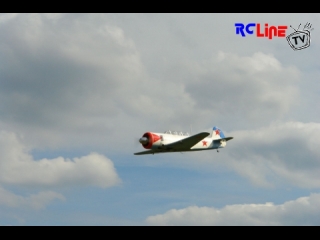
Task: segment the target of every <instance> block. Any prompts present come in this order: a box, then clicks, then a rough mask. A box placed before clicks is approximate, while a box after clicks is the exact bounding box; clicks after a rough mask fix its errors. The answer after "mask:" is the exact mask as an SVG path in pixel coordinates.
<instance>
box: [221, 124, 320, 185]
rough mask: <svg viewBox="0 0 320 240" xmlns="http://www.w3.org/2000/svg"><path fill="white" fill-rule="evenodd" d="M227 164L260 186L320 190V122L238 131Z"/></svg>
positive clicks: (276, 125)
mask: <svg viewBox="0 0 320 240" xmlns="http://www.w3.org/2000/svg"><path fill="white" fill-rule="evenodd" d="M230 135H232V136H234V140H232V141H233V142H232V143H231V142H230V144H229V145H230V147H229V146H228V147H229V149H228V151H226V154H227V155H228V157H227V158H228V160H226V161H225V164H226V165H227V166H229V167H230V168H232V169H234V170H235V171H236V172H238V173H239V174H241V175H242V176H244V177H247V178H249V179H250V180H251V182H252V183H254V184H257V185H265V186H272V185H275V184H279V177H280V179H282V180H285V182H287V183H290V184H293V185H295V186H298V187H303V188H319V187H320V160H319V159H320V150H319V149H320V144H319V143H320V137H319V136H320V123H301V122H287V123H279V122H278V123H274V124H271V125H270V126H268V127H264V128H259V129H255V130H245V131H235V132H232V133H230Z"/></svg>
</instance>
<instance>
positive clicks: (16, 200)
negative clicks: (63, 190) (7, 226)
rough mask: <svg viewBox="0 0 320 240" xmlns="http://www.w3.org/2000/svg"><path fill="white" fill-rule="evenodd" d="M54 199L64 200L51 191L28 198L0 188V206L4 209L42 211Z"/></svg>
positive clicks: (58, 194)
mask: <svg viewBox="0 0 320 240" xmlns="http://www.w3.org/2000/svg"><path fill="white" fill-rule="evenodd" d="M56 199H59V200H65V197H64V196H62V195H61V194H60V193H56V192H53V191H44V192H39V193H38V194H31V195H30V196H28V197H23V196H18V195H16V194H14V193H11V192H9V191H7V190H5V189H4V188H2V187H1V186H0V205H4V206H6V207H11V208H31V209H34V210H40V209H44V208H45V207H46V205H48V204H50V203H51V202H52V201H54V200H56Z"/></svg>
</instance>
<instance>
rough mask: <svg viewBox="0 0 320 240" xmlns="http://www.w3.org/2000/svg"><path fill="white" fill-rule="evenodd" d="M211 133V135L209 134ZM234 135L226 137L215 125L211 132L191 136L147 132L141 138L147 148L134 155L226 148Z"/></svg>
mask: <svg viewBox="0 0 320 240" xmlns="http://www.w3.org/2000/svg"><path fill="white" fill-rule="evenodd" d="M209 135H210V136H209ZM231 139H233V137H225V136H224V134H223V132H222V131H221V130H220V129H219V128H218V127H213V129H212V134H210V132H200V133H197V134H195V135H192V136H189V134H188V133H182V132H176V131H166V132H165V133H153V132H146V133H145V134H143V136H142V137H141V138H140V139H139V142H140V143H141V144H142V146H143V147H144V148H145V149H149V150H147V151H143V152H137V153H135V154H134V155H142V154H155V153H166V152H189V151H201V150H212V149H217V151H218V152H219V150H218V149H219V148H224V147H225V146H226V145H227V141H229V140H231Z"/></svg>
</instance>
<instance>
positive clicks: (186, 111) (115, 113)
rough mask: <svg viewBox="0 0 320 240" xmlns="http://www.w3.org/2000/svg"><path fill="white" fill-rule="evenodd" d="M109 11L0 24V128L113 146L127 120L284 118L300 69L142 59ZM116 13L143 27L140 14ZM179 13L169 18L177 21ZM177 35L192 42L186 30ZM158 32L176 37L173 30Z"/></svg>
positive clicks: (37, 141) (232, 61)
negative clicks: (105, 13)
mask: <svg viewBox="0 0 320 240" xmlns="http://www.w3.org/2000/svg"><path fill="white" fill-rule="evenodd" d="M112 16H113V15H104V14H58V15H56V14H53V15H50V14H49V15H47V14H19V15H16V16H15V17H11V18H10V21H9V20H8V21H5V22H3V23H2V24H1V25H0V30H1V31H0V37H1V44H0V60H1V59H2V60H3V61H1V62H2V64H1V66H0V73H1V74H0V75H1V78H0V86H1V88H0V111H1V113H2V114H1V118H0V127H1V128H2V129H6V130H9V131H13V132H19V133H23V134H25V135H28V137H29V142H30V143H33V144H34V145H35V146H37V147H39V146H41V147H51V148H55V147H61V146H64V145H65V144H66V143H68V145H69V146H70V144H74V145H76V146H80V145H82V146H83V145H86V146H87V145H88V144H91V145H92V146H100V147H102V146H103V145H108V146H112V149H116V148H119V146H120V143H121V142H122V137H121V136H122V134H119V132H126V133H128V132H129V133H132V132H133V130H132V128H131V127H130V126H129V125H131V126H132V125H136V126H141V127H139V128H140V129H141V131H145V130H142V128H147V127H153V128H154V129H156V128H158V127H159V128H160V127H161V128H165V127H166V126H168V125H170V128H172V127H177V128H184V129H181V130H185V128H187V129H189V127H190V124H193V123H195V122H196V123H198V124H199V127H200V128H202V127H207V124H210V125H211V124H213V119H214V120H215V121H216V122H230V119H235V120H236V122H237V124H238V125H239V126H240V125H243V124H246V123H247V122H248V120H250V121H251V122H252V121H254V122H255V124H256V125H259V126H261V124H264V123H266V122H267V121H269V120H270V119H272V118H276V117H281V116H283V115H285V114H286V113H287V112H288V111H289V110H290V109H291V107H292V106H293V104H294V103H295V102H296V100H297V99H298V98H299V91H298V89H297V88H296V84H297V82H299V71H298V70H297V69H295V68H293V67H287V66H284V65H283V64H282V63H280V62H279V60H277V59H276V58H275V57H274V56H272V55H269V54H265V53H262V52H256V53H254V54H253V55H251V56H246V57H241V56H239V55H237V54H228V53H224V52H221V53H220V54H218V55H217V54H216V52H215V51H213V52H212V53H211V54H210V56H211V60H209V59H205V60H198V59H199V58H190V57H186V58H183V57H181V58H180V59H179V58H177V57H175V58H174V59H176V60H174V61H173V62H172V61H170V62H169V63H170V64H168V63H167V62H165V61H162V60H161V61H160V59H159V61H157V63H156V64H155V63H154V60H153V63H152V64H151V65H150V64H149V62H150V61H152V59H151V56H150V53H149V52H150V51H148V48H150V47H152V46H150V45H149V43H148V44H146V45H141V37H140V35H137V34H134V33H133V32H132V30H130V28H128V25H126V24H121V21H118V20H116V21H114V20H113V17H115V16H113V17H112ZM122 16H123V19H127V20H128V21H137V23H139V26H138V29H140V30H141V31H142V30H143V28H142V26H143V25H141V24H142V23H141V22H140V21H141V19H140V18H138V17H137V18H136V16H135V15H122ZM169 16H171V15H169ZM141 17H142V16H141ZM157 17H158V16H151V17H150V19H149V17H148V16H143V17H142V19H144V20H145V21H148V20H147V19H149V20H150V21H155V19H157ZM181 17H184V16H183V15H181V16H179V17H178V18H176V17H174V16H172V17H170V18H172V21H174V22H176V24H180V21H181ZM189 17H192V18H195V17H196V15H191V16H189ZM116 19H117V18H116ZM187 19H188V18H187ZM188 21H191V20H190V19H189V20H188ZM148 22H149V21H148ZM156 22H158V21H156ZM191 22H193V21H191ZM162 24H165V22H163V23H162ZM125 26H126V27H125ZM157 26H159V27H161V28H163V25H161V24H160V23H159V25H157ZM147 27H148V29H149V28H152V25H147ZM141 28H142V29H141ZM152 32H154V30H153V31H152ZM144 34H145V32H144V33H143V34H142V35H141V36H145V35H144ZM157 34H158V33H157ZM157 34H156V35H155V36H158V35H157ZM181 34H182V35H179V34H178V35H179V36H183V35H187V36H188V38H190V42H194V39H192V36H193V35H194V34H191V35H190V34H189V32H186V29H185V30H183V31H182V32H181ZM149 35H150V34H149ZM152 36H153V35H150V39H153V37H154V36H153V37H152ZM166 36H167V37H166V38H169V39H174V40H173V42H174V43H175V45H176V44H178V43H179V42H181V37H179V36H176V34H175V32H174V31H169V32H167V31H166ZM170 36H172V38H170ZM173 36H174V37H173ZM162 41H163V39H162ZM159 44H160V43H159ZM170 44H171V43H170V41H169V42H168V50H170V49H171V47H172V46H173V45H170ZM190 44H191V43H190ZM187 45H188V44H187ZM198 47H199V46H198ZM185 48H186V46H184V47H183V49H185ZM155 49H158V48H154V49H153V50H154V51H156V50H155ZM188 51H189V50H188ZM183 52H184V51H183ZM161 53H162V54H163V52H162V51H161V49H158V50H157V51H156V52H153V54H152V56H153V58H154V56H158V55H160V56H161ZM170 54H172V51H171V50H170V51H168V52H167V55H166V56H164V57H166V58H170V56H171V55H170ZM156 59H158V58H156ZM191 59H192V60H191ZM201 59H202V58H201ZM159 69H161V74H160V75H159V74H157V72H158V71H159ZM173 103H174V104H173ZM190 119H192V122H191V120H190ZM128 122H130V123H131V124H128ZM120 128H121V130H120ZM163 130H165V129H163ZM178 130H179V129H178ZM105 136H109V137H105ZM88 137H90V139H92V140H91V141H90V143H88V141H87V140H86V138H88ZM102 142H103V143H104V144H101V143H102Z"/></svg>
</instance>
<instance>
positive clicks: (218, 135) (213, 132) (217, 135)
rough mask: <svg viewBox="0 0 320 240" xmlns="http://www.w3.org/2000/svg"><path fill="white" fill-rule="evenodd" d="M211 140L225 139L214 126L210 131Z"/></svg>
mask: <svg viewBox="0 0 320 240" xmlns="http://www.w3.org/2000/svg"><path fill="white" fill-rule="evenodd" d="M212 138H213V139H219V138H225V136H224V134H223V132H222V130H221V129H220V128H218V127H216V126H214V127H213V129H212Z"/></svg>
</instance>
